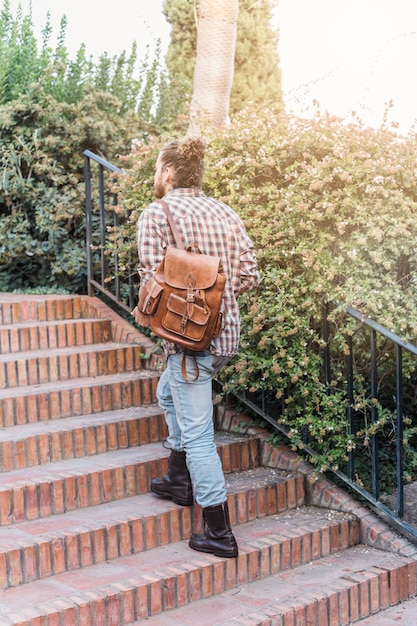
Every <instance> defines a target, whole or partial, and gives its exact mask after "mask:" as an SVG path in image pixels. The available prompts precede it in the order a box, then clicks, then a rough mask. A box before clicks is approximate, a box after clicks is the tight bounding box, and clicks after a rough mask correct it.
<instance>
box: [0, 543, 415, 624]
mask: <svg viewBox="0 0 417 626" xmlns="http://www.w3.org/2000/svg"><path fill="white" fill-rule="evenodd" d="M272 548H273V546H271V545H270V544H269V542H266V543H265V542H263V541H262V540H260V541H258V542H257V541H253V542H251V544H250V545H249V544H248V545H247V546H244V547H243V546H242V548H241V551H240V553H239V557H238V558H236V559H221V558H217V557H214V556H212V555H204V554H201V555H200V557H196V558H194V559H187V560H186V561H183V562H182V563H181V564H180V565H178V564H174V565H171V566H166V567H164V568H161V569H159V570H157V571H154V572H153V573H147V574H143V575H140V573H139V574H137V575H132V577H130V578H129V579H128V580H121V581H118V582H115V583H113V584H110V585H104V586H101V587H98V588H94V589H89V590H85V591H79V592H78V593H77V594H76V595H71V596H70V597H68V596H65V597H61V598H57V597H55V598H54V599H51V601H46V602H45V601H44V602H42V603H40V604H39V605H38V606H33V605H31V607H30V609H28V610H27V611H25V610H24V609H23V610H21V611H18V612H11V611H10V610H8V609H7V606H6V600H5V599H6V596H5V598H4V601H3V598H1V592H0V606H1V609H0V615H1V613H3V615H2V616H1V617H0V626H10V625H11V624H14V625H17V624H19V626H23V625H24V626H37V625H38V624H41V623H45V622H42V621H41V620H42V619H44V620H46V621H47V623H48V624H51V623H57V624H61V623H65V624H71V625H72V626H96V625H97V624H110V625H112V626H127V625H129V624H130V625H131V624H133V623H134V622H136V621H137V620H144V619H145V620H146V619H149V618H151V617H152V616H157V615H160V614H162V613H164V612H167V613H166V615H167V618H169V611H170V610H175V609H176V608H179V607H183V606H186V605H188V604H191V603H193V602H198V600H202V599H206V598H211V597H214V596H216V595H218V594H221V593H223V592H226V591H230V590H231V589H235V588H237V587H238V586H239V585H242V584H247V583H251V582H253V581H259V580H262V579H265V578H267V577H268V576H270V575H272V574H274V573H279V571H280V570H279V569H278V570H276V567H277V566H278V561H279V559H277V553H276V551H275V553H274V550H273V549H272ZM415 570H416V562H415V561H414V560H412V559H406V558H405V557H397V558H395V559H393V560H392V561H391V562H385V563H384V564H382V565H381V566H370V567H369V568H368V569H366V570H362V571H361V572H356V573H353V572H352V573H350V574H346V575H345V576H343V577H342V578H340V579H336V580H335V581H334V582H333V584H332V585H330V588H329V585H328V583H327V585H326V586H327V589H326V590H325V591H324V590H322V589H321V585H320V583H319V584H318V590H319V591H318V593H314V590H312V591H310V592H309V599H311V602H312V603H313V605H315V609H316V610H315V615H319V614H320V612H319V608H320V611H322V610H323V602H324V606H325V610H326V614H327V618H328V616H329V611H330V610H331V609H332V608H333V609H334V606H335V604H336V603H337V605H339V602H340V603H342V602H346V598H347V599H348V606H349V605H352V612H353V611H355V608H354V604H355V601H356V602H358V599H359V600H361V599H362V598H364V599H365V598H366V597H368V598H371V597H374V598H375V596H377V602H376V601H375V600H374V601H373V603H370V602H369V600H368V607H369V608H368V612H366V610H365V608H364V607H363V608H362V616H365V615H367V614H369V612H370V607H371V606H372V609H373V610H374V611H376V610H378V608H379V609H382V608H385V604H386V600H382V597H383V596H384V594H387V595H386V597H388V598H389V599H390V601H391V603H394V602H398V601H401V600H406V599H407V598H408V597H411V596H412V595H414V594H415V592H416V588H415V584H414V586H413V585H412V584H411V583H410V581H415ZM375 590H377V593H376V592H375ZM3 593H4V592H3ZM6 593H7V591H6ZM319 600H321V602H319ZM349 600H350V602H349ZM283 604H284V606H282V605H281V608H280V607H279V606H278V611H277V610H276V609H275V613H276V614H277V615H279V614H280V613H281V614H282V613H284V614H288V615H289V616H290V615H291V614H292V615H294V612H295V611H296V610H297V607H299V606H300V604H301V606H302V608H303V609H304V610H305V609H306V603H305V601H300V600H294V599H293V600H289V601H287V602H285V601H284V603H283ZM348 611H350V609H349V608H348ZM55 618H56V620H57V621H55V622H52V619H55ZM60 618H62V620H63V621H61V622H60V621H59V619H60ZM19 620H20V621H19ZM232 623H235V622H233V621H232ZM240 623H241V624H242V625H243V624H245V626H248V624H252V622H248V621H246V622H245V621H243V620H241V622H240ZM255 623H256V622H255ZM267 623H268V622H267ZM270 623H271V624H274V623H276V622H270ZM292 623H294V622H292ZM300 623H306V622H300ZM313 623H314V622H313ZM316 623H317V622H316ZM318 623H320V624H323V625H328V624H329V623H330V622H329V621H328V619H327V620H326V621H324V622H318ZM331 623H332V624H334V623H337V622H335V621H334V620H333V621H332V622H331ZM225 624H226V622H225V623H224V626H225ZM262 626H264V623H262Z"/></svg>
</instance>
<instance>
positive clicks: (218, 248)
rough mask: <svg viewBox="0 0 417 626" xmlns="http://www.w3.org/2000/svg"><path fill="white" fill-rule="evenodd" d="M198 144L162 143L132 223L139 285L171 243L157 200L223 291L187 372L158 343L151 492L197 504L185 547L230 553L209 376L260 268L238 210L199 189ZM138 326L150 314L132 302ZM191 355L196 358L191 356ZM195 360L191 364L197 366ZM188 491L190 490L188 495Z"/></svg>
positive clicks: (230, 342)
mask: <svg viewBox="0 0 417 626" xmlns="http://www.w3.org/2000/svg"><path fill="white" fill-rule="evenodd" d="M204 152H205V144H204V142H203V141H202V140H201V139H199V138H191V137H185V138H183V139H178V140H175V141H172V142H171V143H169V144H167V145H165V146H164V147H163V148H162V149H161V151H160V153H159V156H158V160H157V162H156V172H155V181H154V183H155V198H156V201H155V202H153V203H152V204H150V205H149V206H148V207H147V208H146V209H145V210H144V211H143V213H142V214H141V216H140V218H139V220H138V225H137V244H138V252H139V267H138V270H139V274H140V279H141V284H143V283H145V282H146V281H147V280H149V279H150V278H151V277H152V275H153V273H154V272H155V270H156V268H157V266H158V265H159V263H160V261H161V259H162V258H163V256H164V254H165V251H166V248H167V246H174V245H175V241H174V238H173V235H172V233H171V230H170V227H169V224H168V222H167V218H166V215H165V213H164V211H163V208H162V205H161V203H159V202H158V200H160V199H162V198H163V199H164V200H165V201H166V202H167V204H168V206H169V208H170V210H171V213H172V214H173V217H174V221H175V223H176V225H177V226H178V229H179V231H180V234H181V238H182V241H183V243H184V245H185V247H187V245H189V243H191V242H195V243H196V245H197V246H198V247H199V249H200V250H201V252H202V253H204V254H209V255H215V256H217V257H220V258H221V260H222V263H223V267H224V271H225V273H226V277H227V280H226V287H225V292H224V296H223V326H222V330H221V332H220V334H219V336H218V337H216V338H213V340H212V343H211V345H210V348H209V350H207V351H206V352H196V353H194V355H193V356H191V355H190V356H188V355H187V356H186V368H187V372H191V373H193V374H197V378H196V379H194V376H193V375H192V376H190V377H187V378H186V379H185V378H184V376H183V374H182V370H181V364H182V359H183V350H182V349H181V348H180V347H179V346H176V345H174V344H172V343H168V342H164V350H165V354H166V356H167V367H166V369H165V371H164V372H163V374H162V376H161V378H160V381H159V384H158V389H157V397H158V401H159V404H160V406H161V407H162V408H163V409H164V411H165V419H166V422H167V425H168V433H169V436H168V439H167V443H168V444H169V447H170V449H171V453H170V457H169V469H168V473H167V474H166V475H165V476H164V477H163V478H155V479H154V480H153V481H152V484H151V490H152V491H153V492H154V493H155V494H157V495H159V496H162V497H165V498H170V499H172V500H173V501H174V502H176V503H177V504H180V505H184V506H188V505H191V504H193V501H194V497H195V500H196V502H197V503H198V504H200V505H201V507H202V509H203V516H204V521H205V530H204V532H203V534H192V536H191V539H190V543H189V545H190V547H191V548H193V549H194V550H199V551H201V552H208V553H212V554H215V555H217V556H225V557H236V556H237V555H238V547H237V544H236V540H235V537H234V535H233V533H232V530H231V528H230V520H229V511H228V506H227V498H226V489H225V479H224V474H223V469H222V465H221V460H220V457H219V455H218V453H217V448H216V445H215V443H214V425H213V405H212V378H213V375H214V374H215V373H216V372H217V371H218V370H219V369H220V368H221V367H223V366H224V365H225V364H226V363H227V362H228V361H229V360H230V359H231V357H233V355H235V354H236V353H237V351H238V344H239V333H240V314H239V307H238V303H237V299H238V296H239V295H240V294H241V293H243V292H245V291H249V290H253V289H255V288H256V287H257V285H258V282H259V273H258V269H257V262H256V258H255V254H254V251H253V245H252V242H251V240H250V238H249V237H248V235H247V233H246V230H245V227H244V225H243V223H242V221H241V220H240V218H239V217H238V216H237V214H236V213H235V212H234V211H233V210H232V209H231V208H230V207H228V206H226V205H225V204H223V203H222V202H219V201H217V200H214V199H212V198H209V197H207V196H205V195H204V193H203V191H202V181H203V173H204ZM134 314H135V318H136V321H137V323H138V324H140V325H142V326H148V325H149V323H148V322H149V320H148V319H147V318H146V316H144V315H143V314H141V313H140V312H139V311H138V309H137V308H136V309H135V311H134ZM194 358H195V359H196V362H195V361H194ZM196 365H197V367H196ZM193 493H194V496H193Z"/></svg>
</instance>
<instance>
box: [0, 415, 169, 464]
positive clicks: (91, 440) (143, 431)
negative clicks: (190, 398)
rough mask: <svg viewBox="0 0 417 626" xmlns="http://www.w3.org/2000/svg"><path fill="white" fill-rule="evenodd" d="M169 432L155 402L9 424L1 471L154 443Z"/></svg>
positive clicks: (0, 455) (0, 458) (2, 445)
mask: <svg viewBox="0 0 417 626" xmlns="http://www.w3.org/2000/svg"><path fill="white" fill-rule="evenodd" d="M167 436H168V429H167V426H166V422H165V417H164V412H163V411H162V409H161V408H160V407H159V405H156V404H155V405H148V406H146V407H143V406H136V407H128V408H126V409H119V410H115V411H106V412H103V413H93V414H88V415H82V416H76V417H74V416H71V417H65V418H62V419H55V420H44V421H39V422H31V423H30V424H22V425H18V426H10V427H8V428H5V429H4V431H3V433H2V437H1V440H0V473H4V472H11V471H13V470H18V469H23V468H27V467H36V466H38V465H45V464H48V463H55V462H59V461H64V460H68V459H76V458H83V457H86V456H92V455H95V454H100V453H101V452H107V451H110V450H116V449H122V448H132V447H135V446H139V445H144V444H147V443H155V442H157V441H163V440H164V439H166V438H167Z"/></svg>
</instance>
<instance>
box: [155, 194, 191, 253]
mask: <svg viewBox="0 0 417 626" xmlns="http://www.w3.org/2000/svg"><path fill="white" fill-rule="evenodd" d="M160 203H161V204H162V208H163V210H164V213H165V215H166V216H167V219H168V223H169V225H170V227H171V231H172V234H173V235H174V239H175V243H176V245H177V248H180V249H182V250H184V248H185V246H184V244H183V242H182V239H181V235H180V231H179V230H178V226H177V225H176V223H175V221H174V217H173V215H172V213H171V209H170V208H169V206H168V204H167V203H166V202H165V200H160Z"/></svg>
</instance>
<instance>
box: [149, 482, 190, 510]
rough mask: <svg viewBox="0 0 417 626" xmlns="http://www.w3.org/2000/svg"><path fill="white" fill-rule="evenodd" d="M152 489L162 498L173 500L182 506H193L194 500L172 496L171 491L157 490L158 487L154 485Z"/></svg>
mask: <svg viewBox="0 0 417 626" xmlns="http://www.w3.org/2000/svg"><path fill="white" fill-rule="evenodd" d="M151 491H152V493H154V494H155V495H157V496H159V497H160V498H164V499H165V500H172V501H173V502H174V503H175V504H179V505H180V506H192V505H193V504H194V500H182V499H181V498H176V497H175V496H172V495H171V494H170V493H165V491H156V489H154V488H153V487H152V486H151Z"/></svg>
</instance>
